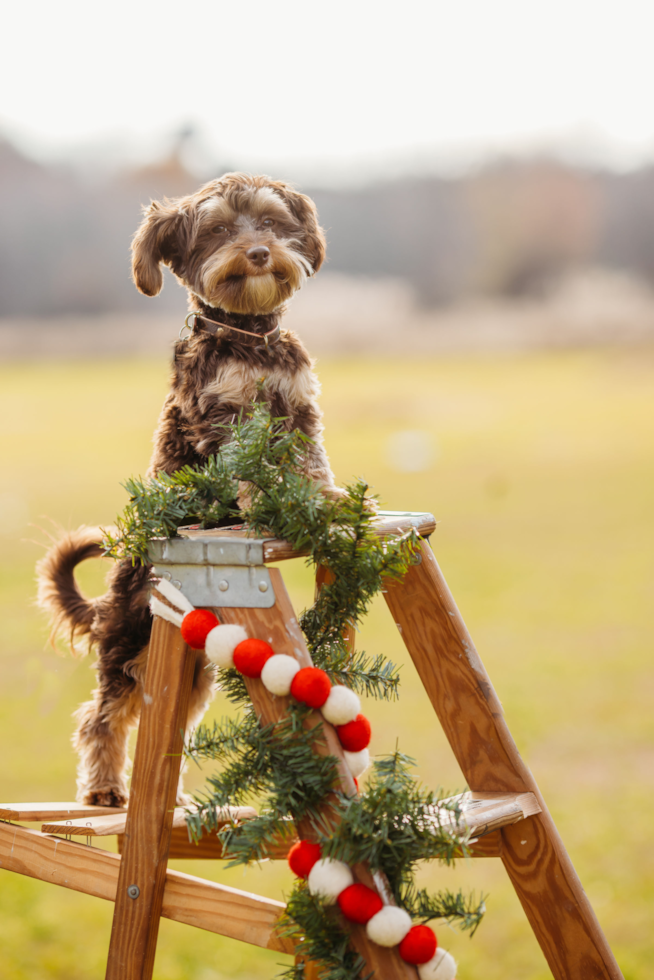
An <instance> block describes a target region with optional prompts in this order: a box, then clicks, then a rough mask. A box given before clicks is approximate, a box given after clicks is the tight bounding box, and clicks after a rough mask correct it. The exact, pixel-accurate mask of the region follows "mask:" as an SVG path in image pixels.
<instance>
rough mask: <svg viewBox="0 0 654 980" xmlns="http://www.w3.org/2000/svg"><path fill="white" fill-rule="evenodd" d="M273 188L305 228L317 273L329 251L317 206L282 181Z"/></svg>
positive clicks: (309, 251) (305, 237)
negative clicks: (319, 221) (319, 220)
mask: <svg viewBox="0 0 654 980" xmlns="http://www.w3.org/2000/svg"><path fill="white" fill-rule="evenodd" d="M273 187H274V188H275V190H276V191H277V192H278V193H279V194H281V196H282V197H283V198H284V201H285V202H286V204H287V205H288V206H289V208H290V209H291V211H292V212H293V214H294V215H295V217H296V218H297V220H298V221H299V222H300V223H301V224H302V225H303V226H304V241H305V245H306V254H307V258H308V259H309V262H310V263H311V266H312V268H313V271H314V273H316V272H317V271H318V269H319V268H320V266H321V265H322V264H323V262H324V261H325V253H326V251H327V242H326V241H325V233H324V231H323V230H322V228H321V227H320V225H319V224H318V212H317V211H316V205H315V204H314V203H313V201H312V200H311V198H310V197H307V196H306V194H298V192H297V191H294V190H293V189H292V188H291V187H289V186H288V184H284V183H282V181H279V182H277V183H274V184H273Z"/></svg>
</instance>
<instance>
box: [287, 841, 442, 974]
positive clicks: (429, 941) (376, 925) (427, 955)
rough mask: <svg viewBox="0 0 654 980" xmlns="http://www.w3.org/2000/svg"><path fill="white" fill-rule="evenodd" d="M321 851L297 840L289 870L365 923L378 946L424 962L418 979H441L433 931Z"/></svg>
mask: <svg viewBox="0 0 654 980" xmlns="http://www.w3.org/2000/svg"><path fill="white" fill-rule="evenodd" d="M321 853H322V852H321V847H320V844H316V843H314V842H313V841H309V840H301V841H298V842H297V844H294V845H293V847H292V848H291V850H290V851H289V852H288V863H289V867H290V869H291V871H292V872H293V874H294V875H295V876H296V877H298V878H306V879H307V885H308V887H309V891H310V893H311V894H312V895H316V896H319V897H320V898H322V899H323V900H324V901H325V902H326V903H327V904H328V905H334V904H337V905H338V907H339V908H340V910H341V912H342V913H343V915H344V916H345V918H346V919H349V921H350V922H357V923H359V925H365V927H366V932H367V934H368V938H369V939H371V940H372V941H373V942H374V943H377V945H378V946H386V947H391V946H398V947H399V949H398V952H399V954H400V956H401V957H402V959H403V960H405V962H407V963H412V964H413V965H418V964H420V965H424V968H425V974H424V977H423V975H422V974H421V980H442V978H441V974H440V973H433V970H435V969H437V968H438V969H441V966H440V960H439V961H438V963H437V964H435V963H433V962H432V961H433V960H434V954H436V953H437V952H441V951H440V950H438V941H437V939H436V934H435V932H434V930H433V929H430V928H429V926H425V925H418V926H414V925H413V924H412V922H411V916H410V915H409V913H408V912H407V911H405V909H401V908H398V906H397V905H384V903H383V902H382V900H381V898H380V896H379V895H378V894H377V892H376V891H375V890H374V889H373V888H369V887H368V886H367V885H363V884H361V882H355V881H354V879H353V875H352V872H351V870H350V869H349V868H348V866H347V864H345V863H344V862H343V861H335V860H334V859H333V858H323V857H321ZM448 955H449V954H448ZM450 959H451V957H450ZM452 962H454V961H452ZM430 964H431V965H430ZM445 968H446V967H445V966H443V969H445ZM429 970H432V973H430V972H429ZM455 973H456V965H455V970H454V973H453V974H452V976H451V977H448V978H447V980H453V977H454V975H455ZM443 976H444V974H443Z"/></svg>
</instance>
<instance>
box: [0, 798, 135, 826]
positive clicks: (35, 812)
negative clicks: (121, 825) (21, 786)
mask: <svg viewBox="0 0 654 980" xmlns="http://www.w3.org/2000/svg"><path fill="white" fill-rule="evenodd" d="M126 812H127V810H126V808H125V807H113V806H87V805H86V804H84V803H75V802H73V803H0V820H10V821H15V822H17V823H19V822H20V821H21V820H23V821H34V822H35V823H36V822H37V821H39V820H64V819H66V820H76V819H82V818H84V817H86V818H87V819H88V818H89V817H95V816H100V815H102V816H106V815H107V814H111V813H126Z"/></svg>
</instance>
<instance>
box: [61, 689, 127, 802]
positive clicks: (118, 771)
mask: <svg viewBox="0 0 654 980" xmlns="http://www.w3.org/2000/svg"><path fill="white" fill-rule="evenodd" d="M104 680H105V678H101V679H100V682H101V686H100V687H98V688H97V689H96V690H95V691H94V692H93V698H92V699H91V700H90V701H86V702H85V703H84V704H82V705H80V707H79V708H78V709H77V711H76V712H75V717H76V719H77V721H78V729H77V731H76V732H75V735H74V736H73V745H74V746H75V748H76V750H77V752H78V754H79V759H80V761H79V766H78V770H77V799H78V801H79V802H80V803H87V804H94V805H96V806H125V805H126V804H127V797H128V791H127V743H128V740H129V733H130V729H131V728H133V727H134V725H135V724H136V722H137V720H138V715H139V711H140V708H141V700H142V695H143V688H142V686H141V685H140V684H137V683H136V682H135V681H134V680H132V679H131V678H128V677H124V679H123V690H122V691H120V690H119V688H118V685H117V684H116V683H114V684H112V685H111V687H110V688H108V687H107V686H106V685H105V684H104V683H103V682H104Z"/></svg>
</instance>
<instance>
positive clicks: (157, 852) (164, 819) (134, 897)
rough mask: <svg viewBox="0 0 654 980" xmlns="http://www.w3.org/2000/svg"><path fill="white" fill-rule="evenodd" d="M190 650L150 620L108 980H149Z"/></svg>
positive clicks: (170, 629)
mask: <svg viewBox="0 0 654 980" xmlns="http://www.w3.org/2000/svg"><path fill="white" fill-rule="evenodd" d="M195 657H196V655H195V652H194V651H193V650H191V649H190V648H189V647H187V646H186V644H185V643H184V641H183V640H182V637H181V635H180V632H179V629H178V628H177V627H176V626H173V625H172V624H171V623H168V622H166V621H165V620H163V619H160V618H159V617H155V619H154V623H153V627H152V637H151V640H150V650H149V654H148V666H147V672H146V675H145V685H144V694H143V705H142V708H141V720H140V723H139V731H138V738H137V742H136V752H135V755H134V767H133V771H132V785H131V792H130V800H129V807H128V810H127V823H126V826H125V838H124V843H123V852H122V858H121V863H120V873H119V876H118V888H117V893H116V905H115V909H114V918H113V925H112V930H111V940H110V944H109V958H108V961H107V973H106V980H150V978H151V977H152V970H153V967H154V957H155V951H156V945H157V935H158V933H159V918H160V916H161V908H162V903H163V893H164V885H165V881H166V870H167V864H168V851H169V848H170V836H171V831H172V823H173V810H174V807H175V798H176V794H177V782H178V779H179V772H180V767H181V751H182V747H183V740H184V727H185V725H186V719H187V715H188V705H189V699H190V695H191V687H192V684H193V671H194V667H195Z"/></svg>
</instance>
